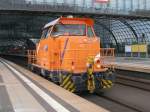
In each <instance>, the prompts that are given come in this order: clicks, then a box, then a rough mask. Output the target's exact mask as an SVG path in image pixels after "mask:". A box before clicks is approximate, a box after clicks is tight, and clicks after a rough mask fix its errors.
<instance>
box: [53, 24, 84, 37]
mask: <svg viewBox="0 0 150 112" xmlns="http://www.w3.org/2000/svg"><path fill="white" fill-rule="evenodd" d="M85 28H86V27H85V25H81V24H80V25H79V24H57V25H55V26H54V28H53V31H52V33H51V35H52V36H53V35H61V36H84V35H85V34H86V32H85V31H86V30H85Z"/></svg>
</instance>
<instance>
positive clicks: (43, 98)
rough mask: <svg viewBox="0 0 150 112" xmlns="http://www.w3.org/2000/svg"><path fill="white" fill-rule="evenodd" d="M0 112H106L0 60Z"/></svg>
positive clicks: (106, 111) (26, 71) (24, 70)
mask: <svg viewBox="0 0 150 112" xmlns="http://www.w3.org/2000/svg"><path fill="white" fill-rule="evenodd" d="M0 112H108V110H106V109H104V108H102V107H100V106H97V105H95V104H93V103H91V102H89V101H87V100H85V99H83V98H81V97H79V96H77V95H75V94H73V93H70V92H68V91H66V90H64V89H63V88H61V87H59V86H57V85H55V84H53V83H52V82H50V81H48V80H45V79H44V78H42V77H40V76H38V75H36V74H34V73H32V72H30V71H28V70H27V69H25V68H22V67H20V66H18V65H16V64H14V63H12V62H9V61H7V60H3V59H1V58H0Z"/></svg>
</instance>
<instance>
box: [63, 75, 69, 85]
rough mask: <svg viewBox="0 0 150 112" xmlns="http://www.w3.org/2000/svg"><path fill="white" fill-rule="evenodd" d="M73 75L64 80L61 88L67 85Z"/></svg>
mask: <svg viewBox="0 0 150 112" xmlns="http://www.w3.org/2000/svg"><path fill="white" fill-rule="evenodd" d="M70 78H71V75H68V76H67V77H65V79H63V83H62V84H61V86H64V85H66V83H67V82H68V81H69V80H70Z"/></svg>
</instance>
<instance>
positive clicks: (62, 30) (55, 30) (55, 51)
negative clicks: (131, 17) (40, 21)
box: [28, 16, 115, 93]
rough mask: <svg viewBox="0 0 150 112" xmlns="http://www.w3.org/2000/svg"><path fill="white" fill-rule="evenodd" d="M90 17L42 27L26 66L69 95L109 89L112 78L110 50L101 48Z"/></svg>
mask: <svg viewBox="0 0 150 112" xmlns="http://www.w3.org/2000/svg"><path fill="white" fill-rule="evenodd" d="M93 25H94V21H93V20H92V19H90V18H75V17H72V16H69V17H60V18H58V19H56V20H54V21H52V22H50V23H48V24H46V25H45V26H44V28H43V33H42V36H41V39H40V41H39V43H38V44H37V46H36V50H29V51H28V65H29V67H30V69H31V70H32V71H36V72H39V73H40V74H41V75H43V76H44V77H46V78H49V79H50V80H51V81H53V82H55V83H57V84H60V86H61V87H63V88H65V89H66V90H68V91H70V92H82V91H87V90H88V91H89V92H90V93H93V92H94V91H97V90H105V89H107V88H111V87H112V85H113V81H114V79H115V75H114V65H113V63H112V60H113V59H114V49H113V48H100V39H99V38H98V37H97V36H96V34H95V32H94V29H93Z"/></svg>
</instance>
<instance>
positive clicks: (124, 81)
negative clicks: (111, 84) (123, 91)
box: [116, 75, 150, 92]
mask: <svg viewBox="0 0 150 112" xmlns="http://www.w3.org/2000/svg"><path fill="white" fill-rule="evenodd" d="M116 83H117V84H121V85H125V86H130V87H134V88H138V89H142V90H144V91H149V92H150V80H147V79H140V78H134V77H129V76H123V75H117V78H116Z"/></svg>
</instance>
